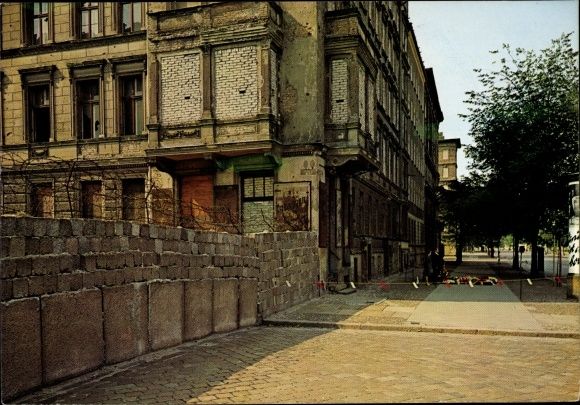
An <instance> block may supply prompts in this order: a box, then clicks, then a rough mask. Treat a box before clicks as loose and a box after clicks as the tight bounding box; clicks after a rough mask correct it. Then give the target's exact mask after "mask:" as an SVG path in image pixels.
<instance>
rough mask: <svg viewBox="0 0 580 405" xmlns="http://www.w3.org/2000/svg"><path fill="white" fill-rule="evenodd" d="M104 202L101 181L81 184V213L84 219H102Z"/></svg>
mask: <svg viewBox="0 0 580 405" xmlns="http://www.w3.org/2000/svg"><path fill="white" fill-rule="evenodd" d="M103 201H104V195H103V193H102V185H101V182H100V181H84V182H82V183H81V213H82V216H83V218H102V217H103Z"/></svg>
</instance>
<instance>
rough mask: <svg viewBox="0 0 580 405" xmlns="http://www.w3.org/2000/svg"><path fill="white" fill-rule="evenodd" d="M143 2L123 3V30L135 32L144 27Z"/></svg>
mask: <svg viewBox="0 0 580 405" xmlns="http://www.w3.org/2000/svg"><path fill="white" fill-rule="evenodd" d="M143 9H144V7H143V3H142V2H123V3H121V32H135V31H141V30H142V29H143V21H144V18H143V14H144V13H143V12H144V10H143Z"/></svg>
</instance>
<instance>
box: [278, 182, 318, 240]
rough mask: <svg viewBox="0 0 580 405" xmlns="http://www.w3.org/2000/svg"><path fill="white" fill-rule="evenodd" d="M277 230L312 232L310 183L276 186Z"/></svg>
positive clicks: (280, 184) (290, 183) (279, 184)
mask: <svg viewBox="0 0 580 405" xmlns="http://www.w3.org/2000/svg"><path fill="white" fill-rule="evenodd" d="M274 210H275V216H276V230H277V231H278V232H284V231H309V230H310V182H308V181H303V182H288V183H276V184H274Z"/></svg>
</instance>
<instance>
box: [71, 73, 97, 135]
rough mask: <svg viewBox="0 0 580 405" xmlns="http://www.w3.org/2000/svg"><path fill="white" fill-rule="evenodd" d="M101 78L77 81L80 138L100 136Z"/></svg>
mask: <svg viewBox="0 0 580 405" xmlns="http://www.w3.org/2000/svg"><path fill="white" fill-rule="evenodd" d="M99 88H100V86H99V80H98V79H92V80H81V81H77V82H76V92H77V93H76V94H77V124H78V131H79V138H80V139H92V138H98V137H99V136H100V135H101V119H100V114H101V110H100V104H99V101H100V93H99Z"/></svg>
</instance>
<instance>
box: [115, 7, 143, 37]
mask: <svg viewBox="0 0 580 405" xmlns="http://www.w3.org/2000/svg"><path fill="white" fill-rule="evenodd" d="M136 3H139V4H140V6H141V29H139V30H135V29H133V26H134V17H135V12H134V10H135V8H134V5H135V4H136ZM125 4H129V5H130V9H131V16H130V17H131V29H130V30H124V29H123V17H124V14H123V6H124V5H125ZM146 5H147V2H145V1H121V2H119V4H118V8H117V16H118V24H117V32H118V33H119V34H130V33H133V32H141V31H145V19H146V13H145V8H146Z"/></svg>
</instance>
